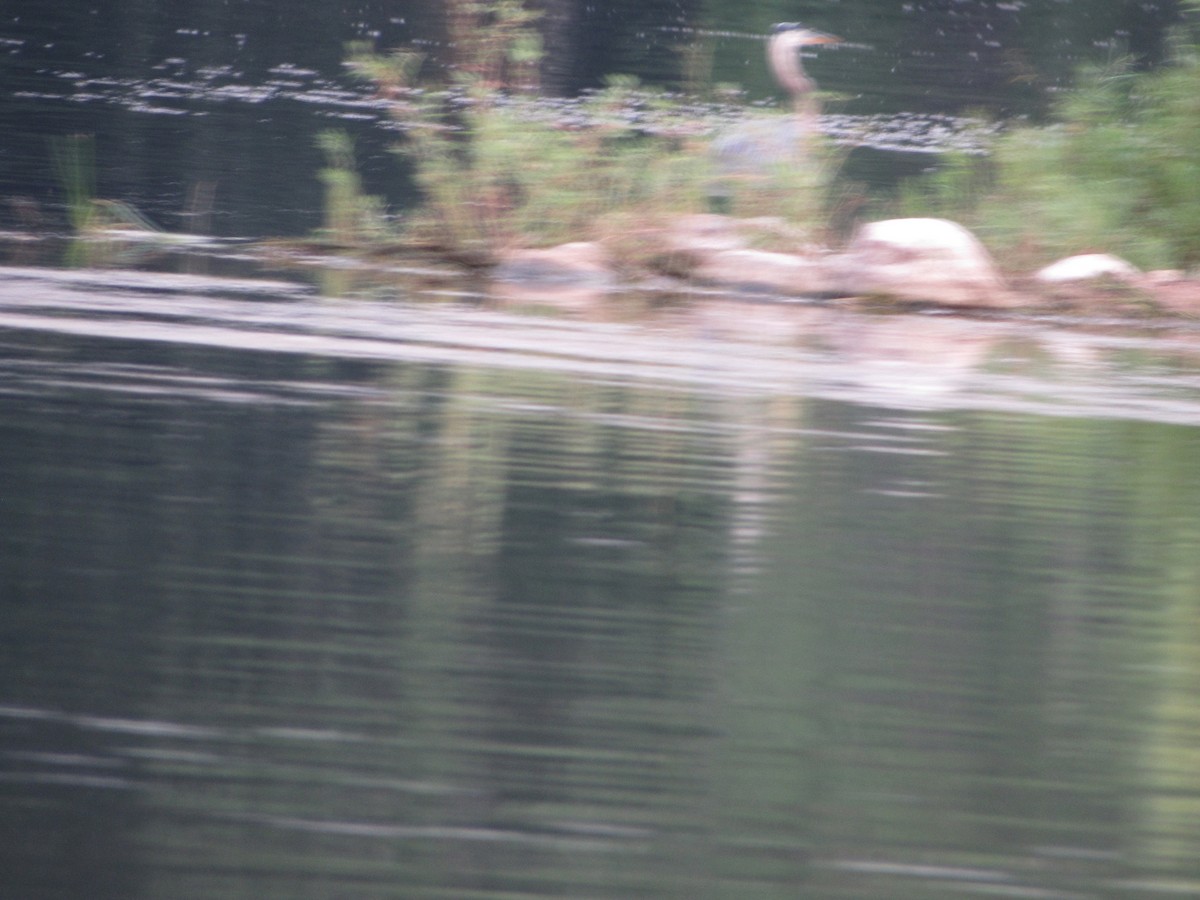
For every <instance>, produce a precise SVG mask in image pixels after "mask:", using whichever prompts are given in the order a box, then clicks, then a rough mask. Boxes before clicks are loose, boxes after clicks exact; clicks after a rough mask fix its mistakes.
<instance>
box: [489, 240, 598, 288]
mask: <svg viewBox="0 0 1200 900" xmlns="http://www.w3.org/2000/svg"><path fill="white" fill-rule="evenodd" d="M492 278H494V279H496V280H497V281H507V282H518V283H521V284H528V285H545V286H551V285H564V284H569V285H574V286H580V287H582V286H587V287H592V288H604V287H609V286H611V285H613V284H614V283H615V281H616V277H615V275H614V274H613V271H612V268H611V267H610V266H609V263H608V254H607V253H606V252H605V250H604V248H603V247H601V246H600V245H599V244H596V243H592V242H590V241H576V242H574V243H570V244H559V245H558V246H557V247H547V248H545V249H541V250H510V251H508V252H505V253H502V254H500V259H499V261H498V262H497V264H496V266H495V268H493V269H492Z"/></svg>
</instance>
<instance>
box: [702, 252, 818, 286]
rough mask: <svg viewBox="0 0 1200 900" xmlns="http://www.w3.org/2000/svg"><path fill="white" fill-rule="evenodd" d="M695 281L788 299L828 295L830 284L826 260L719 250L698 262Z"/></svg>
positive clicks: (786, 254) (779, 254)
mask: <svg viewBox="0 0 1200 900" xmlns="http://www.w3.org/2000/svg"><path fill="white" fill-rule="evenodd" d="M692 277H693V278H694V279H696V280H697V281H702V282H705V283H706V284H711V285H716V286H718V287H725V288H732V289H735V290H751V291H769V292H771V293H775V294H786V295H787V296H789V297H796V296H807V297H811V296H815V295H823V294H828V293H830V291H831V287H832V284H833V282H832V280H831V279H830V275H829V270H828V267H827V266H826V263H825V259H824V258H822V257H810V256H797V255H794V254H791V253H771V252H769V251H766V250H722V251H720V252H717V253H713V254H710V255H708V256H706V257H705V258H704V259H702V260H701V261H700V263H699V264H698V265H697V266H696V268H695V269H694V270H693V271H692Z"/></svg>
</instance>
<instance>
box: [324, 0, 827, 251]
mask: <svg viewBox="0 0 1200 900" xmlns="http://www.w3.org/2000/svg"><path fill="white" fill-rule="evenodd" d="M448 21H449V22H450V23H451V31H452V32H453V33H454V34H459V35H461V40H456V41H455V42H454V46H455V48H456V57H455V58H454V59H453V60H452V61H451V63H450V64H449V65H448V66H447V70H448V72H449V78H448V81H449V84H448V85H446V86H443V87H441V88H438V89H427V88H425V87H423V86H422V83H421V80H420V75H421V72H422V69H423V68H424V67H425V64H426V62H427V61H426V60H425V58H424V57H423V56H422V55H420V54H418V53H415V52H412V51H408V50H400V51H395V52H393V53H391V54H388V55H382V54H379V53H376V52H374V51H372V50H371V49H370V48H368V47H364V46H362V45H359V46H355V47H352V48H351V57H350V65H351V67H352V68H353V69H354V70H355V71H357V72H358V73H359V74H360V75H362V76H363V77H365V78H367V79H369V80H370V81H372V82H373V83H374V84H375V85H376V86H377V87H378V89H379V91H380V93H381V95H383V96H385V97H387V98H388V99H389V100H390V102H391V113H392V115H393V117H394V118H395V119H396V120H397V121H399V122H400V123H401V124H402V125H403V126H404V132H405V140H404V142H403V144H402V145H401V146H400V147H398V148H397V150H398V152H399V153H401V154H402V155H404V156H405V157H406V158H407V159H408V160H409V161H410V162H411V164H412V170H413V172H414V178H415V181H416V183H417V186H418V188H419V190H420V193H421V196H422V200H423V202H422V204H421V205H420V207H419V208H418V209H417V210H415V211H414V212H413V213H412V214H411V215H410V216H409V217H408V218H407V220H406V221H405V222H404V223H403V224H404V234H405V236H406V238H407V239H408V240H409V241H410V242H411V243H414V244H416V245H418V246H424V247H427V248H431V249H436V250H438V251H439V252H443V253H446V254H448V255H450V256H453V257H456V258H458V259H460V260H463V261H467V262H475V263H479V264H486V263H488V262H490V261H491V260H493V259H494V258H495V256H496V254H497V253H498V252H501V251H503V250H505V249H507V248H512V247H518V246H519V247H537V246H545V245H550V244H555V243H561V242H565V241H572V240H585V239H597V238H604V237H606V236H614V235H615V236H617V237H618V238H619V236H620V235H624V234H627V233H628V232H629V230H630V229H631V227H632V228H634V229H636V228H637V226H638V225H639V224H641V225H645V224H647V223H654V222H656V221H659V220H661V219H663V218H664V217H666V216H670V215H674V214H677V213H682V212H699V211H704V210H705V209H707V208H708V206H709V202H710V194H712V193H713V191H714V184H715V177H714V174H713V172H712V170H711V165H710V160H709V154H708V152H707V146H708V138H709V135H708V134H707V131H709V130H711V126H706V125H703V124H701V123H698V122H697V121H696V119H695V117H694V116H693V117H690V116H689V114H688V111H687V110H686V109H685V108H683V107H682V105H681V104H680V103H679V102H678V100H677V99H671V98H668V97H666V96H665V95H663V94H662V93H657V92H654V91H649V90H645V89H643V88H641V87H640V85H639V84H638V83H637V81H636V79H632V78H629V77H621V76H616V77H613V78H610V80H609V83H608V86H607V87H606V88H605V89H604V90H603V91H600V92H597V93H595V94H593V95H590V96H589V97H586V98H584V99H583V100H582V101H580V102H579V103H577V104H573V105H571V106H570V107H569V108H563V109H561V110H559V111H558V112H557V113H556V111H555V107H554V105H553V104H552V103H547V102H546V101H545V100H544V99H543V100H542V101H535V100H534V99H532V97H531V91H532V88H533V87H534V86H535V85H536V65H537V61H538V58H539V56H540V52H541V46H540V43H539V42H538V39H537V32H536V30H535V25H536V14H534V13H531V12H529V11H527V10H525V9H524V6H523V4H522V3H520V2H517V0H494V2H477V0H459V2H454V3H451V4H450V9H449V10H448ZM483 26H486V27H483ZM781 122H782V117H781ZM337 140H338V139H337V138H334V137H326V138H323V141H325V142H326V143H329V142H336V141H337ZM327 153H328V149H327ZM818 157H819V155H816V154H815V155H814V160H813V164H812V165H805V166H780V167H777V170H775V171H769V172H768V171H766V170H765V169H764V170H763V171H761V172H758V173H752V174H750V175H747V176H746V177H738V178H735V179H730V180H729V181H728V182H727V183H724V184H723V185H722V189H721V193H722V200H723V201H724V203H725V205H726V206H727V207H728V208H729V210H730V211H731V212H734V213H736V214H738V215H762V214H768V213H769V214H773V215H783V216H785V217H788V218H791V219H793V220H795V221H799V222H814V221H823V216H822V215H821V213H820V211H819V209H818V207H819V205H820V203H821V202H822V200H823V197H824V187H825V183H826V181H827V177H826V176H827V173H828V172H830V171H831V170H832V169H831V167H829V166H825V165H824V164H823V162H819V161H818ZM820 159H821V160H823V158H820ZM344 163H345V159H344V156H339V161H338V162H337V164H336V165H333V166H331V169H330V170H329V171H328V172H327V173H326V176H325V177H326V184H327V187H328V188H330V191H331V192H330V199H331V200H337V201H338V202H339V204H340V205H341V207H342V208H343V209H344V208H345V207H346V205H347V203H348V202H350V201H349V198H350V197H352V196H356V195H355V194H354V192H353V190H351V188H352V187H353V185H352V184H351V180H350V179H351V175H352V172H351V171H350V170H348V169H347V168H346V166H345V165H344ZM335 183H336V184H340V185H341V186H342V187H343V190H342V192H341V193H340V194H337V195H335V194H334V192H333V191H332V186H333V185H334V184H335ZM353 203H354V204H356V205H357V207H358V208H359V209H362V208H363V207H364V203H363V201H362V199H361V198H360V199H358V200H354V201H353ZM366 205H367V206H369V203H368V204H366ZM328 224H329V225H330V228H331V229H332V228H333V227H334V226H333V223H332V222H331V223H328ZM342 230H343V231H345V230H346V229H345V228H343V229H342ZM350 230H351V231H353V230H354V229H353V228H351V229H350ZM360 231H361V229H360ZM616 243H618V244H619V243H621V242H620V240H619V239H618V240H616Z"/></svg>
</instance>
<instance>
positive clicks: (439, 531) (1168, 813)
mask: <svg viewBox="0 0 1200 900" xmlns="http://www.w3.org/2000/svg"><path fill="white" fill-rule="evenodd" d="M610 299H611V298H610ZM617 306H618V307H619V306H620V305H619V304H617ZM604 309H605V311H604V313H603V314H599V313H597V312H596V311H595V310H588V309H583V310H582V311H576V312H575V313H573V314H569V315H561V314H560V315H559V316H557V317H550V316H545V315H542V316H530V315H528V314H525V313H521V312H518V311H516V310H512V309H509V308H506V307H505V306H503V305H500V304H499V303H498V301H496V300H495V299H489V298H487V297H484V296H476V295H469V296H465V297H463V298H461V299H457V300H455V299H448V298H445V296H444V295H443V299H441V300H430V299H428V298H426V299H421V298H419V297H416V296H414V295H412V294H410V293H396V294H394V295H393V296H391V297H389V298H387V299H380V300H377V301H364V300H359V301H356V302H353V303H350V302H347V301H344V300H336V299H322V298H320V297H317V296H316V295H314V294H312V293H311V292H309V291H307V290H305V289H303V288H298V287H296V286H294V285H288V284H274V283H269V282H262V281H254V282H244V281H237V282H234V281H222V280H210V279H202V278H187V277H182V276H173V277H158V276H143V275H137V274H128V275H122V276H113V277H111V278H108V277H106V276H101V275H96V274H89V273H61V274H54V273H47V272H44V271H39V270H6V271H5V272H4V277H3V278H0V329H2V331H0V341H2V342H3V346H4V353H3V356H2V362H0V367H2V368H3V377H2V378H0V385H2V387H0V498H2V499H0V512H2V515H3V521H4V523H5V527H4V529H3V532H2V535H0V586H2V588H0V591H2V595H3V607H4V616H3V618H0V646H3V647H4V648H5V652H4V654H3V655H2V656H0V685H2V686H3V687H2V688H0V793H2V794H3V802H0V822H2V827H0V833H2V834H3V835H4V839H3V841H2V842H0V868H2V869H3V871H4V872H5V881H6V892H8V893H11V894H12V896H20V897H29V898H37V897H52V896H88V897H93V898H98V900H99V898H123V900H124V898H130V897H139V896H144V897H155V898H188V897H197V898H199V897H214V896H219V897H231V898H236V897H247V898H249V897H254V898H263V897H268V898H270V897H279V898H285V897H286V898H297V897H313V898H318V897H320V898H327V897H355V898H374V897H379V898H383V897H456V898H458V897H479V898H501V897H504V898H512V897H613V898H617V897H620V898H625V897H655V898H658V897H674V896H705V897H738V898H742V897H796V896H804V897H831V898H834V897H847V898H849V897H853V898H881V900H882V898H889V900H890V898H898V897H899V898H905V897H912V898H925V897H936V896H954V897H959V896H975V895H977V894H978V895H985V896H986V895H991V896H1008V897H1129V896H1139V897H1152V896H1164V897H1172V896H1177V897H1184V896H1195V895H1196V893H1197V891H1198V890H1200V870H1198V867H1197V859H1196V855H1195V852H1194V848H1195V846H1196V843H1197V840H1198V839H1200V834H1198V831H1197V828H1198V826H1197V823H1198V822H1200V815H1198V813H1200V810H1197V807H1196V799H1195V794H1194V785H1195V773H1196V768H1195V764H1196V759H1195V750H1194V747H1195V733H1196V729H1197V727H1198V723H1200V711H1198V710H1197V707H1196V704H1195V697H1196V696H1198V695H1200V694H1198V692H1197V687H1200V684H1198V682H1200V659H1198V658H1197V655H1196V652H1195V649H1194V645H1195V643H1196V641H1195V636H1196V633H1197V632H1196V629H1197V627H1198V626H1200V595H1198V592H1197V588H1196V585H1197V584H1200V572H1198V571H1197V565H1198V563H1197V560H1200V554H1198V553H1197V552H1196V551H1197V542H1198V541H1200V513H1198V512H1197V510H1200V502H1197V501H1200V497H1198V496H1197V495H1198V494H1200V399H1198V398H1200V391H1197V378H1198V376H1200V334H1197V332H1196V331H1195V330H1193V329H1187V328H1184V327H1179V326H1174V327H1171V328H1163V329H1159V330H1157V331H1147V332H1145V333H1143V334H1130V333H1129V330H1128V329H1124V330H1123V331H1122V332H1119V333H1118V332H1115V331H1113V332H1110V331H1109V330H1108V329H1106V328H1105V327H1104V326H1103V324H1102V323H1098V324H1097V325H1096V326H1095V327H1094V328H1092V329H1090V330H1088V331H1083V330H1080V329H1068V328H1063V327H1059V326H1056V325H1054V324H1053V323H1040V324H1038V323H1029V322H1016V321H1007V320H991V321H972V320H963V319H958V318H953V319H952V318H943V317H937V316H932V317H931V316H899V315H898V316H888V317H865V316H860V315H857V314H855V313H852V312H849V311H844V310H840V309H837V308H834V307H811V306H782V307H780V306H773V305H767V304H762V305H756V304H750V305H747V304H745V303H731V302H729V301H725V300H721V299H719V298H709V299H703V298H698V299H696V300H694V301H693V302H689V303H687V304H683V305H666V306H662V305H651V306H649V307H642V308H641V309H640V310H634V311H630V310H625V311H624V312H614V311H613V304H611V303H610V304H609V305H608V306H606V307H605V308H604Z"/></svg>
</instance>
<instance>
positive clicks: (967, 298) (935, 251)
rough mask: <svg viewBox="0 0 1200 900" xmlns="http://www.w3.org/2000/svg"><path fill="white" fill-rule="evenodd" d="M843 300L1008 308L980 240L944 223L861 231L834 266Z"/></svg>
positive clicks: (890, 224) (899, 223)
mask: <svg viewBox="0 0 1200 900" xmlns="http://www.w3.org/2000/svg"><path fill="white" fill-rule="evenodd" d="M834 269H835V278H834V282H835V283H834V286H835V288H836V289H837V290H838V292H839V293H843V294H846V295H859V296H861V295H870V296H882V297H889V298H892V299H895V300H902V301H909V302H918V303H920V302H925V303H939V304H944V305H947V306H985V307H1008V306H1014V305H1016V304H1017V303H1018V302H1019V301H1017V300H1016V298H1015V297H1014V296H1013V295H1012V294H1011V293H1009V291H1008V290H1007V289H1006V287H1005V284H1004V281H1003V279H1002V278H1001V277H1000V273H999V272H998V271H997V270H996V265H995V263H994V262H993V261H992V258H991V256H990V255H989V254H988V252H987V250H986V249H985V248H984V246H983V245H982V244H981V243H979V240H978V239H977V238H976V237H975V236H974V235H973V234H971V232H969V231H967V229H965V228H963V227H962V226H961V225H959V224H957V223H955V222H950V221H947V220H946V219H888V220H885V221H882V222H872V223H870V224H868V225H864V226H863V227H862V228H861V229H860V230H859V232H858V234H857V235H855V237H854V239H853V240H852V241H851V242H850V245H849V246H848V247H847V248H846V250H845V252H844V253H842V254H841V255H840V256H839V257H838V258H837V260H836V263H835V265H834Z"/></svg>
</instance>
